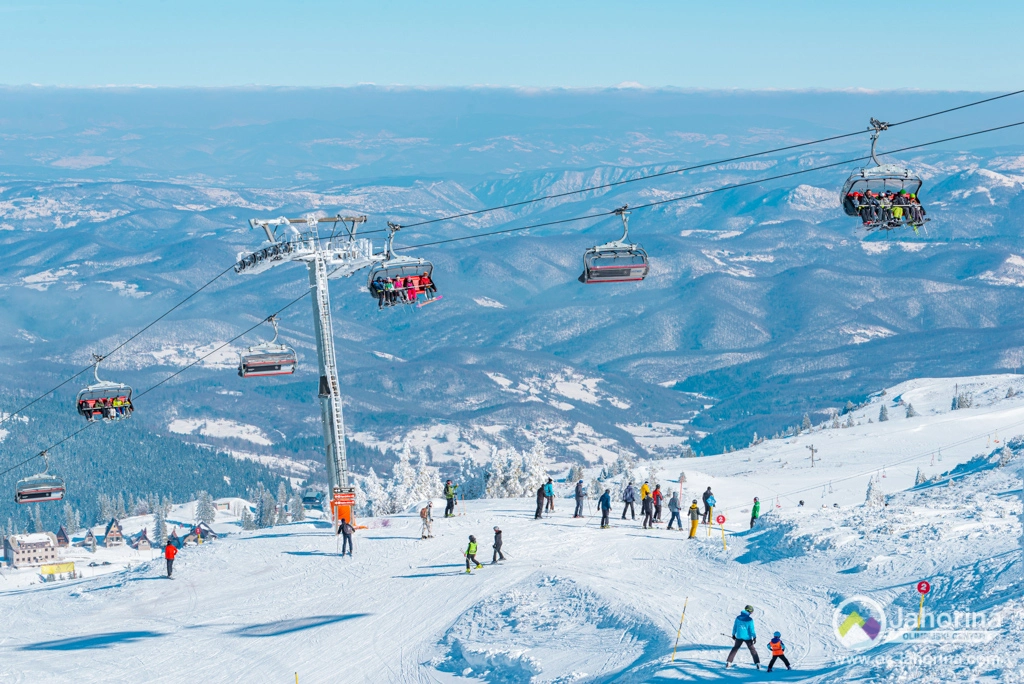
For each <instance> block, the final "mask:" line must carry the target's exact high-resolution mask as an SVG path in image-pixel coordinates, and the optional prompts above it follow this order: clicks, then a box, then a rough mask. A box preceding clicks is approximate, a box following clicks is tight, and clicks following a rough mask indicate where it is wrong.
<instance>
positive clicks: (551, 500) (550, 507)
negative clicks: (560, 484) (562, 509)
mask: <svg viewBox="0 0 1024 684" xmlns="http://www.w3.org/2000/svg"><path fill="white" fill-rule="evenodd" d="M544 499H545V501H547V505H546V506H545V507H544V510H546V511H551V512H552V513H554V512H555V484H554V482H552V481H551V478H550V477H549V478H548V481H547V482H545V483H544Z"/></svg>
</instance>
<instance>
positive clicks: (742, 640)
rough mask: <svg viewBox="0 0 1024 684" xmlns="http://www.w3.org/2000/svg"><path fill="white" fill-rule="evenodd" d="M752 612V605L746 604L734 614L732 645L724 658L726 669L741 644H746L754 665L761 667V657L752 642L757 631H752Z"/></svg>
mask: <svg viewBox="0 0 1024 684" xmlns="http://www.w3.org/2000/svg"><path fill="white" fill-rule="evenodd" d="M753 613H754V606H747V607H745V608H744V609H743V612H742V613H740V614H739V615H737V616H736V621H735V622H733V623H732V638H733V645H732V650H731V651H729V657H728V658H726V660H725V667H726V668H727V669H728V667H729V666H730V665H732V661H733V660H734V659H735V658H736V653H737V652H738V651H739V650H740V646H742V645H743V644H746V645H747V648H748V649H750V657H752V658H753V659H754V666H755V667H757V669H758V670H760V669H761V659H760V658H758V657H757V651H756V650H755V649H754V644H756V643H757V632H755V631H754V618H753V617H752V616H753Z"/></svg>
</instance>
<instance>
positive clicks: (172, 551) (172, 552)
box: [164, 542, 178, 579]
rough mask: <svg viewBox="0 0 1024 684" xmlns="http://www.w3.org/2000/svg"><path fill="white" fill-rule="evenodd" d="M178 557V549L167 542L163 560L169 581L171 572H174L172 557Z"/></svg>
mask: <svg viewBox="0 0 1024 684" xmlns="http://www.w3.org/2000/svg"><path fill="white" fill-rule="evenodd" d="M177 555H178V547H177V546H175V545H174V544H172V543H171V542H167V546H165V547H164V558H166V559H167V579H171V572H172V571H173V570H174V557H175V556H177Z"/></svg>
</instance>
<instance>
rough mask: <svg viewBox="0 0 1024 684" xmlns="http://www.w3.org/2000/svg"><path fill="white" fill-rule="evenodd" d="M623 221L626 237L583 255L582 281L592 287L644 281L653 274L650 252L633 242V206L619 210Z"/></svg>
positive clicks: (618, 213)
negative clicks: (631, 241) (593, 284)
mask: <svg viewBox="0 0 1024 684" xmlns="http://www.w3.org/2000/svg"><path fill="white" fill-rule="evenodd" d="M615 214H617V215H618V216H619V217H620V218H621V219H622V237H621V238H620V239H618V240H614V241H612V242H606V243H605V244H603V245H596V246H594V247H591V248H590V249H588V250H587V251H586V252H584V253H583V273H582V274H580V277H579V281H580V282H581V283H585V284H591V283H628V282H635V281H639V280H643V279H644V278H646V277H647V274H648V273H649V272H650V263H649V261H648V258H647V252H646V251H644V248H643V247H641V246H640V245H637V244H632V243H630V242H629V214H630V212H629V205H628V204H627V205H623V206H621V207H619V208H618V209H616V210H615Z"/></svg>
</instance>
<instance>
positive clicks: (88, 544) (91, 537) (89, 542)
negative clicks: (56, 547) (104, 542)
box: [75, 530, 96, 551]
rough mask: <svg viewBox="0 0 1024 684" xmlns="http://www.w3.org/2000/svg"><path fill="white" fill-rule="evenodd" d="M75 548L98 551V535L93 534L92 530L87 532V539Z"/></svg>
mask: <svg viewBox="0 0 1024 684" xmlns="http://www.w3.org/2000/svg"><path fill="white" fill-rule="evenodd" d="M75 546H81V547H84V548H87V549H89V550H90V551H95V550H96V535H95V534H93V533H92V530H86V531H85V537H84V538H83V539H82V541H80V542H78V543H76V544H75Z"/></svg>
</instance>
